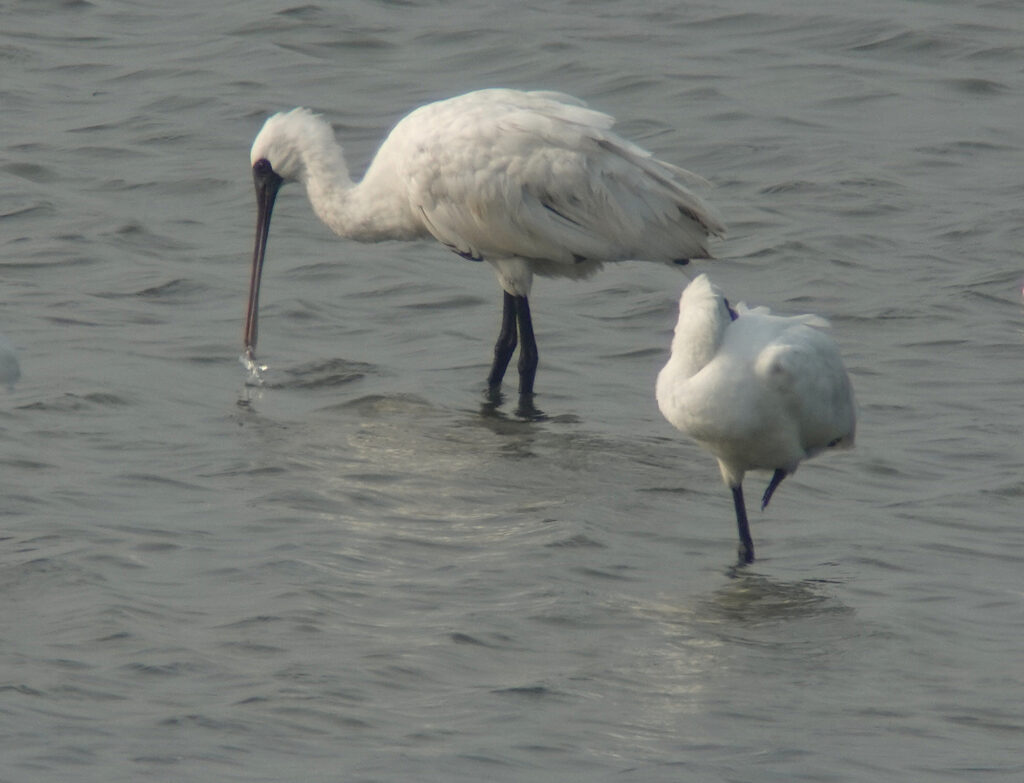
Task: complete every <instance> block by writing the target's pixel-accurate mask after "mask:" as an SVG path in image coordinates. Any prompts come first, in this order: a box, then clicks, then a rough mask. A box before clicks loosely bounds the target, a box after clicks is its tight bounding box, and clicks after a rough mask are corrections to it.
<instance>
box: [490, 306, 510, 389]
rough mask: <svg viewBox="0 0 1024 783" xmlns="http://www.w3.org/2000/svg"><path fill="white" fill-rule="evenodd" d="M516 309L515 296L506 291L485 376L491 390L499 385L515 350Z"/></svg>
mask: <svg viewBox="0 0 1024 783" xmlns="http://www.w3.org/2000/svg"><path fill="white" fill-rule="evenodd" d="M516 309H517V308H516V297H514V296H512V294H510V293H508V292H507V291H506V292H505V302H504V307H503V309H502V312H501V331H500V332H499V333H498V342H496V343H495V344H494V364H492V365H491V373H490V375H488V376H487V385H488V387H490V389H491V391H494V390H495V389H497V388H498V387H499V386H501V379H502V378H504V377H505V370H506V369H507V368H508V363H509V360H510V359H511V358H512V354H513V353H515V350H516V340H517V338H516Z"/></svg>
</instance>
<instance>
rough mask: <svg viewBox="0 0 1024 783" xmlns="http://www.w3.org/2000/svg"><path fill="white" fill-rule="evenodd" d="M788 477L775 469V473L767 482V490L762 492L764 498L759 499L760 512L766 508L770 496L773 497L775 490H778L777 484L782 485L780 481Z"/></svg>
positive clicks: (784, 472)
mask: <svg viewBox="0 0 1024 783" xmlns="http://www.w3.org/2000/svg"><path fill="white" fill-rule="evenodd" d="M788 475H789V474H788V473H786V471H784V470H783V469H782V468H776V469H775V473H774V474H773V475H772V480H771V481H769V482H768V489H766V490H765V491H764V497H762V498H761V510H762V511H764V510H765V509H766V508H767V507H768V501H769V500H771V499H772V495H774V494H775V490H777V489H778V488H779V484H781V483H782V479H784V478H786V476H788Z"/></svg>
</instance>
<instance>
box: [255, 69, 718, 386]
mask: <svg viewBox="0 0 1024 783" xmlns="http://www.w3.org/2000/svg"><path fill="white" fill-rule="evenodd" d="M613 123H614V120H613V118H612V117H610V116H608V115H607V114H602V113H601V112H598V111H594V110H592V109H589V108H587V107H586V106H585V105H584V104H583V103H582V102H581V101H579V100H577V99H576V98H573V97H571V96H568V95H563V94H560V93H553V92H521V91H518V90H507V89H490V90H480V91H478V92H471V93H467V94H465V95H461V96H458V97H455V98H450V99H448V100H444V101H439V102H437V103H431V104H428V105H426V106H422V107H420V108H418V109H416V110H415V111H413V112H412V113H410V114H409V115H408V116H406V117H405V118H404V119H402V120H401V121H400V122H399V123H398V124H397V125H396V126H395V127H394V129H393V130H392V131H391V133H390V135H388V137H387V138H386V139H385V140H384V142H383V144H381V146H380V149H379V150H378V151H377V154H376V156H375V157H374V159H373V162H372V163H371V164H370V165H369V167H368V168H367V170H366V174H365V175H364V176H363V178H362V180H361V181H359V182H358V183H355V182H353V181H352V180H351V179H350V177H349V173H348V168H347V166H346V164H345V160H344V158H343V156H342V151H341V147H340V146H339V145H338V143H337V142H336V141H335V137H334V132H333V130H332V129H331V126H330V125H329V124H328V123H327V122H325V121H324V120H323V119H322V118H320V117H318V116H317V115H315V114H313V113H312V112H311V111H309V110H307V109H302V108H299V109H293V110H292V111H289V112H284V113H281V114H275V115H273V116H272V117H270V118H269V119H268V120H267V121H266V123H265V124H264V126H263V129H262V130H261V131H260V132H259V134H258V135H257V136H256V139H255V141H254V142H253V145H252V151H251V158H250V159H251V163H252V170H253V180H254V183H255V186H256V201H257V208H258V213H257V222H256V244H255V248H254V251H253V262H252V277H251V282H250V289H249V305H248V311H247V314H246V319H245V334H244V338H245V350H246V354H247V356H248V357H249V358H250V359H251V358H252V357H253V356H254V353H255V349H256V338H257V315H258V308H259V291H260V279H261V276H262V269H263V260H264V256H265V254H266V247H267V237H268V234H269V230H270V216H271V213H272V211H273V207H274V199H275V198H276V195H277V192H278V189H279V188H280V187H281V185H282V184H283V183H285V182H292V181H294V182H299V183H301V184H302V185H304V186H305V188H306V194H307V196H308V197H309V201H310V204H311V205H312V207H313V210H314V211H315V212H316V214H317V215H318V216H319V217H320V219H321V220H322V221H323V222H324V223H326V224H327V226H329V227H330V228H331V229H332V230H333V231H334V232H335V233H336V234H338V235H340V236H342V237H347V238H349V239H353V240H356V241H360V242H379V241H383V240H389V239H398V240H415V239H423V238H428V237H434V238H435V239H436V240H437V241H438V242H440V243H441V244H443V245H444V246H445V247H447V248H449V249H450V250H452V251H453V252H454V253H457V254H458V255H460V256H462V257H463V258H465V259H467V260H469V261H486V262H488V263H489V264H490V265H491V267H492V268H493V269H494V272H495V274H496V275H497V277H498V282H499V283H500V285H501V287H502V289H503V291H504V311H503V316H502V322H501V331H500V334H499V336H498V341H497V343H496V345H495V347H494V361H493V364H492V366H491V370H490V374H489V376H488V379H487V380H488V386H489V387H490V388H491V389H492V390H495V389H497V388H499V387H500V385H501V381H502V378H503V377H504V374H505V370H506V368H507V366H508V363H509V360H510V359H511V357H512V354H513V353H514V352H515V349H516V346H517V343H518V345H519V392H520V394H521V395H530V394H532V393H533V383H534V376H535V373H536V368H537V345H536V341H535V340H534V335H533V326H532V321H531V316H530V306H529V295H530V287H531V284H532V282H533V276H534V275H535V274H537V275H541V276H544V277H568V278H583V277H587V276H588V275H591V274H593V273H594V272H595V271H597V270H598V269H599V268H600V267H601V266H602V265H603V264H604V263H606V262H610V261H623V260H627V259H636V260H647V261H657V262H661V263H665V264H679V265H683V264H686V263H687V262H688V261H689V260H690V259H693V258H705V257H709V255H710V254H709V251H708V238H709V237H710V236H721V235H723V232H724V227H723V225H722V224H721V223H720V222H719V220H718V219H717V218H716V217H715V216H714V215H713V214H712V213H711V211H710V210H709V209H708V208H707V207H706V206H705V205H704V203H703V202H702V201H701V200H700V198H698V197H697V196H696V195H695V194H694V193H693V192H692V191H691V190H690V188H689V187H688V185H692V184H694V183H702V182H703V180H701V178H699V177H697V176H696V175H693V174H691V173H689V172H687V171H685V170H684V169H681V168H678V167H676V166H673V165H671V164H669V163H665V162H663V161H660V160H657V159H656V158H654V157H653V156H652V155H651V153H649V152H647V151H646V150H644V149H641V148H640V147H638V146H637V145H635V144H633V143H631V142H629V141H626V140H625V139H623V138H621V137H620V136H618V135H616V134H615V133H613V132H612V130H611V128H612V125H613Z"/></svg>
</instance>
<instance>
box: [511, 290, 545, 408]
mask: <svg viewBox="0 0 1024 783" xmlns="http://www.w3.org/2000/svg"><path fill="white" fill-rule="evenodd" d="M506 296H507V294H506ZM515 304H516V317H517V318H518V319H519V396H520V397H522V396H525V395H529V394H533V379H534V377H535V376H536V375H537V361H538V354H537V341H536V340H535V339H534V338H533V320H532V319H531V318H530V302H529V300H528V299H527V298H526V297H525V296H517V297H516V298H515Z"/></svg>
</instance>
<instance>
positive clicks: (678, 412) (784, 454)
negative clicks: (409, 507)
mask: <svg viewBox="0 0 1024 783" xmlns="http://www.w3.org/2000/svg"><path fill="white" fill-rule="evenodd" d="M737 315H738V317H737V318H736V319H735V320H732V319H731V317H730V313H729V309H728V305H727V303H726V301H725V298H724V297H723V296H722V293H721V291H719V290H718V289H717V288H716V287H715V286H714V285H712V284H711V282H710V281H709V280H708V278H707V275H700V276H699V277H697V278H696V279H695V280H694V281H693V282H692V283H690V285H689V286H687V288H686V289H685V290H684V291H683V294H682V297H681V298H680V302H679V321H678V323H677V325H676V330H675V335H674V337H673V340H672V355H671V357H670V358H669V361H668V363H667V364H666V365H665V367H664V368H663V369H662V371H661V373H660V374H659V375H658V382H657V400H658V406H659V408H660V409H661V412H662V413H663V414H664V416H665V418H666V419H668V420H669V422H671V423H672V424H673V425H675V426H676V427H677V428H678V429H680V430H682V431H683V432H684V433H686V434H688V435H690V436H691V437H693V438H694V439H695V440H697V441H698V442H699V443H701V444H702V445H703V446H705V447H706V448H707V449H708V450H709V451H711V453H712V454H714V455H715V457H716V458H717V459H718V462H719V467H720V468H721V472H722V478H723V479H724V481H725V482H726V484H727V485H729V486H730V487H739V485H740V483H741V482H742V480H743V475H744V473H745V472H746V471H748V470H755V469H764V470H780V469H781V470H783V471H785V473H786V474H790V473H792V472H793V471H795V470H796V468H797V465H798V464H799V463H800V461H801V460H804V459H807V458H809V457H813V456H814V455H815V454H817V453H819V452H820V451H822V450H823V449H825V448H828V447H849V446H852V445H853V440H854V431H855V413H854V402H853V392H852V389H851V386H850V381H849V378H848V376H847V373H846V369H845V368H844V366H843V362H842V359H841V357H840V355H839V350H838V348H837V347H836V344H835V342H834V341H833V340H832V338H831V336H830V335H829V334H828V333H827V332H825V331H823V327H826V326H827V322H826V321H824V320H823V319H821V318H819V317H817V316H813V315H800V316H793V317H784V316H777V315H772V314H771V313H770V312H769V311H768V310H767V308H762V307H759V308H747V307H745V306H743V305H740V306H739V307H737Z"/></svg>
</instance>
